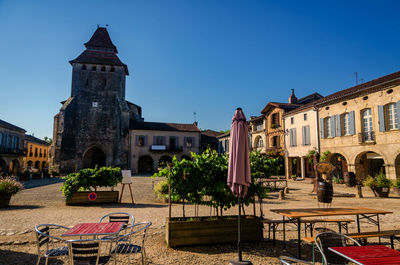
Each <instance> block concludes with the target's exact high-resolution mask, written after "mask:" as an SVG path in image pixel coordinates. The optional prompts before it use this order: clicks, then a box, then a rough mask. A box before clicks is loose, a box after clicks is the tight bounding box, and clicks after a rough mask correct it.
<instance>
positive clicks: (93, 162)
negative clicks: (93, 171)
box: [82, 146, 106, 168]
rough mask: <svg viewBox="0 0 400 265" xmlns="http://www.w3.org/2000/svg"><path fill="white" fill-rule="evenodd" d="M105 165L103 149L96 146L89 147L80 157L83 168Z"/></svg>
mask: <svg viewBox="0 0 400 265" xmlns="http://www.w3.org/2000/svg"><path fill="white" fill-rule="evenodd" d="M105 165H106V155H105V154H104V152H103V150H101V149H100V148H99V147H97V146H93V147H91V148H89V149H88V150H87V151H86V152H85V154H84V155H83V159H82V166H83V168H95V167H96V166H97V168H100V167H104V166H105Z"/></svg>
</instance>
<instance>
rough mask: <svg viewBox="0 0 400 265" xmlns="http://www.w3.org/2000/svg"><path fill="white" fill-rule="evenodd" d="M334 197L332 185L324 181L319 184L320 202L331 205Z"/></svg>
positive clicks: (318, 194)
mask: <svg viewBox="0 0 400 265" xmlns="http://www.w3.org/2000/svg"><path fill="white" fill-rule="evenodd" d="M332 197H333V188H332V184H330V183H328V182H324V181H319V182H318V188H317V198H318V201H319V202H324V203H331V202H332Z"/></svg>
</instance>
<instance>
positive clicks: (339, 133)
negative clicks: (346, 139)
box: [336, 115, 342, 136]
mask: <svg viewBox="0 0 400 265" xmlns="http://www.w3.org/2000/svg"><path fill="white" fill-rule="evenodd" d="M340 118H341V117H340V115H336V136H342V123H341V119H340Z"/></svg>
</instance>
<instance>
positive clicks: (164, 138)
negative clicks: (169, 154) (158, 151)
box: [162, 136, 167, 145]
mask: <svg viewBox="0 0 400 265" xmlns="http://www.w3.org/2000/svg"><path fill="white" fill-rule="evenodd" d="M166 144H167V137H165V136H162V145H166Z"/></svg>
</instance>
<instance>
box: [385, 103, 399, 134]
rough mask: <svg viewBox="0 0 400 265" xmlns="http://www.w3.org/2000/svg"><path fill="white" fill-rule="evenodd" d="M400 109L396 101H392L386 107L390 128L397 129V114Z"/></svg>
mask: <svg viewBox="0 0 400 265" xmlns="http://www.w3.org/2000/svg"><path fill="white" fill-rule="evenodd" d="M397 111H398V109H397V108H396V104H395V103H390V104H388V105H387V107H386V115H387V118H386V120H387V124H388V128H389V130H395V129H396V115H397Z"/></svg>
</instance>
